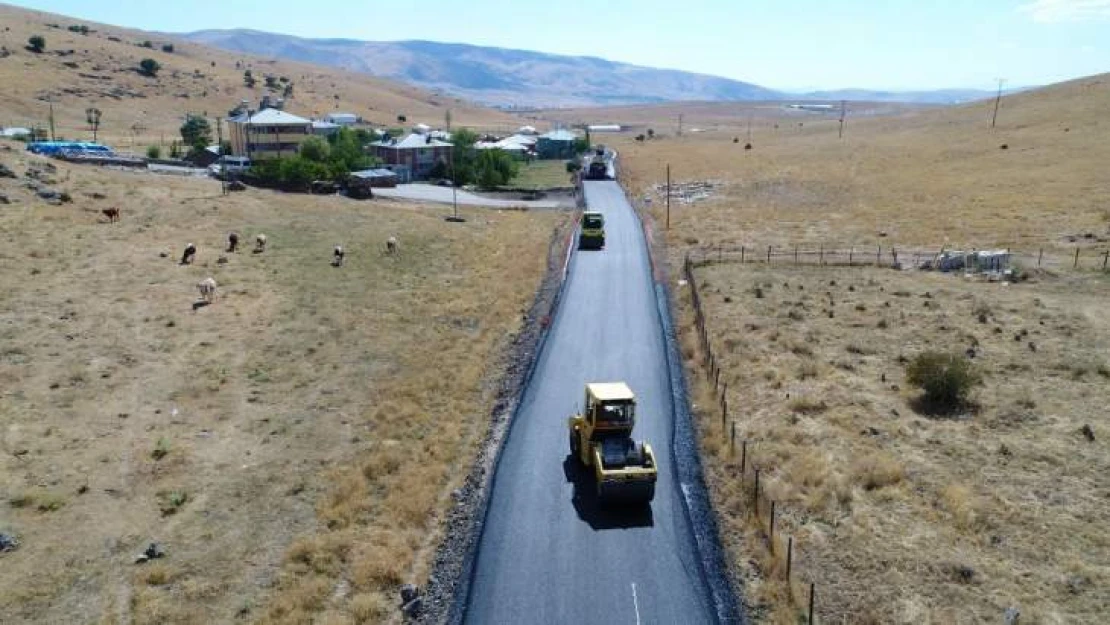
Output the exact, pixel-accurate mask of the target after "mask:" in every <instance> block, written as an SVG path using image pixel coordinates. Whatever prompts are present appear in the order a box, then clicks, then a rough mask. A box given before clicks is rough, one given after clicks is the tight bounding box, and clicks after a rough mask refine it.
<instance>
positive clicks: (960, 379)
mask: <svg viewBox="0 0 1110 625" xmlns="http://www.w3.org/2000/svg"><path fill="white" fill-rule="evenodd" d="M906 381H907V382H909V383H910V384H912V385H914V386H916V387H918V388H920V389H922V390H923V391H924V392H925V395H924V398H923V399H924V400H925V402H926V403H927V404H928V405H930V406H932V407H934V408H938V409H946V410H951V409H954V408H958V407H959V406H960V405H961V404H963V403H964V402H965V401H967V396H968V394H969V393H971V389H972V388H973V387H975V386H976V385H978V384H981V383H982V381H983V377H982V374H981V373H980V372H979V371H978V370H977V369H975V367H973V366H972V364H971V362H970V361H968V359H967V358H965V357H964V356H963V355H961V354H946V353H943V352H936V351H927V352H923V353H921V354H918V355H917V356H916V357H915V358H914V359H913V360H911V361H910V362H909V363H908V364H907V365H906Z"/></svg>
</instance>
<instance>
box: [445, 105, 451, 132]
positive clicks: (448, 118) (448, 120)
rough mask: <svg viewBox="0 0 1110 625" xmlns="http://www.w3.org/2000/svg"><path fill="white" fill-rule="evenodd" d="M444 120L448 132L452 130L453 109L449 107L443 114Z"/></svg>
mask: <svg viewBox="0 0 1110 625" xmlns="http://www.w3.org/2000/svg"><path fill="white" fill-rule="evenodd" d="M443 122H444V125H445V126H447V132H451V109H447V111H446V112H445V113H444V114H443Z"/></svg>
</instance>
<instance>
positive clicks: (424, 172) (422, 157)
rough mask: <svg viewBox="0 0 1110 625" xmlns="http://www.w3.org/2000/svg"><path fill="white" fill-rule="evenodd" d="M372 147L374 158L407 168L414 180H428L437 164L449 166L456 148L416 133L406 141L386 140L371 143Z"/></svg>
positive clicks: (387, 163)
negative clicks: (453, 150)
mask: <svg viewBox="0 0 1110 625" xmlns="http://www.w3.org/2000/svg"><path fill="white" fill-rule="evenodd" d="M370 146H371V148H372V149H373V150H374V156H377V157H378V158H380V159H381V160H382V162H383V163H385V164H386V165H387V166H390V165H392V166H401V167H402V168H406V169H407V170H408V171H409V172H411V175H412V178H413V179H414V180H421V179H426V178H428V176H429V175H431V172H432V169H433V168H435V166H436V163H443V164H445V165H446V164H448V163H449V162H450V161H451V149H452V148H453V147H454V146H453V145H452V144H450V143H448V142H446V141H441V140H440V139H436V138H435V137H432V136H431V135H427V134H419V133H415V132H414V133H412V134H410V135H409V136H407V137H405V138H404V139H385V140H382V141H376V142H374V143H371V144H370ZM390 169H394V167H390Z"/></svg>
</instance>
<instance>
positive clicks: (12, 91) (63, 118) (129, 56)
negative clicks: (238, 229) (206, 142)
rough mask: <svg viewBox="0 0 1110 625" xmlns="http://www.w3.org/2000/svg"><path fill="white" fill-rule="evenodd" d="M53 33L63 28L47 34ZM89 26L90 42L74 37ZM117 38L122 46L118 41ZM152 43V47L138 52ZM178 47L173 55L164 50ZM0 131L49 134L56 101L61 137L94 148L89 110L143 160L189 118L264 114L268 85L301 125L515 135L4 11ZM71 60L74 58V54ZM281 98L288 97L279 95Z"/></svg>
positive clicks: (230, 56) (443, 102)
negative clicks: (330, 121) (344, 123)
mask: <svg viewBox="0 0 1110 625" xmlns="http://www.w3.org/2000/svg"><path fill="white" fill-rule="evenodd" d="M50 24H54V25H57V26H58V27H51V26H48V25H50ZM80 25H86V26H88V27H89V28H90V29H92V32H90V33H89V34H88V35H82V34H80V33H75V32H70V31H69V30H68V28H69V27H70V26H80ZM32 35H41V36H42V37H44V38H45V39H46V50H45V51H44V52H43V53H41V54H35V53H33V52H30V51H28V50H26V49H25V46H26V45H27V39H28V38H29V37H31V36H32ZM113 39H115V40H117V41H114V40H113ZM145 41H150V42H151V44H152V46H153V48H152V49H147V48H144V47H140V45H137V44H141V43H142V42H145ZM165 43H172V44H173V46H174V51H173V52H172V53H166V52H163V51H162V49H161V47H162V45H163V44H165ZM0 45H2V46H3V49H4V50H6V51H7V54H6V55H5V56H3V58H0V82H2V83H3V85H4V90H3V93H0V124H3V125H5V126H23V125H26V126H30V125H31V124H35V123H37V124H39V125H42V126H44V127H45V126H46V125H47V119H48V116H49V104H48V103H49V102H53V103H54V116H55V120H56V122H55V125H56V128H57V133H58V134H59V135H61V136H65V137H66V138H70V139H78V138H80V139H88V140H91V139H92V132H91V130H90V129H89V128H88V124H87V123H86V121H85V109H86V108H89V107H97V108H100V109H101V110H102V111H103V116H102V118H101V126H100V133H99V138H100V139H101V140H102V141H106V142H107V143H109V144H110V145H113V146H114V147H116V148H117V149H124V150H126V149H133V150H134V151H136V152H141V151H143V150H145V149H146V147H147V146H149V145H154V144H158V143H159V142H161V143H162V144H163V145H164V146H168V145H169V142H170V141H171V140H173V139H180V136H179V134H178V129H179V128H180V126H181V122H182V118H183V117H184V116H185V114H186V113H192V114H204V115H206V116H207V117H208V118H209V119H210V120H212V121H214V120H215V117H216V116H222V117H226V116H227V111H228V110H229V109H231V108H233V107H234V106H235V105H237V104H238V103H239V101H240V100H242V99H249V100H251V101H252V102H253V103H254V104H255V105H256V106H257V103H258V100H259V99H260V98H261V97H262V95H263V94H265V93H266V92H267V90H266V88H265V81H264V76H265V75H266V74H272V75H274V76H276V77H279V78H280V77H286V78H288V79H289V80H291V81H292V82H293V85H294V88H293V97H292V99H290V100H288V101H287V103H286V107H285V110H287V111H289V112H290V113H294V114H297V115H301V116H302V117H314V116H322V115H324V114H326V113H329V112H332V111H343V112H348V113H356V114H358V115H361V116H362V117H363V118H364V119H366V120H368V121H371V122H374V123H378V124H385V125H388V126H396V125H398V123H397V116H398V115H405V116H406V117H407V119H408V121H407V123H406V124H400V125H402V126H404V125H411V124H415V123H421V122H423V123H427V124H429V125H432V126H437V125H442V123H443V121H444V114H445V112H446V111H447V109H450V110H451V116H452V120H453V122H454V123H455V124H458V125H465V126H473V127H476V128H516V127H517V125H519V124H518V123H517V120H516V119H515V118H513V117H510V116H509V115H506V114H503V113H499V112H497V111H495V110H492V109H486V108H481V107H477V106H474V105H471V104H469V103H467V102H464V101H461V100H458V99H456V98H452V97H448V96H435V95H432V94H430V93H428V92H426V91H423V90H421V89H416V88H414V87H409V86H406V85H403V84H400V83H395V82H391V81H387V80H381V79H377V78H373V77H370V76H366V75H364V74H355V73H351V72H345V71H342V70H338V69H333V68H326V67H321V66H317V65H308V64H302V63H293V62H289V61H283V60H275V59H265V58H260V57H255V56H250V55H241V54H235V53H232V52H227V51H223V50H218V49H215V48H209V47H206V46H201V45H197V44H193V43H189V42H185V41H181V40H175V39H173V38H172V37H166V36H161V35H157V34H154V33H144V32H143V31H138V30H130V29H125V28H119V27H115V26H109V25H104V24H96V23H92V22H86V21H82V20H75V19H72V18H68V17H64V16H60V15H54V14H50V13H40V12H36V11H28V10H25V9H20V8H16V7H12V6H7V5H3V6H0ZM69 51H72V53H69ZM144 58H153V59H154V60H156V61H158V63H160V64H161V65H162V69H161V71H160V72H159V73H158V76H157V77H156V78H148V77H145V76H142V75H140V74H139V73H137V72H136V71H135V68H137V67H138V64H139V61H141V60H142V59H144ZM246 69H250V70H251V72H252V74H253V75H254V77H255V79H256V80H257V84H256V86H255V87H254V88H253V89H252V88H248V87H247V86H246V85H245V84H244V81H243V72H244V70H246ZM277 95H281V94H280V93H277Z"/></svg>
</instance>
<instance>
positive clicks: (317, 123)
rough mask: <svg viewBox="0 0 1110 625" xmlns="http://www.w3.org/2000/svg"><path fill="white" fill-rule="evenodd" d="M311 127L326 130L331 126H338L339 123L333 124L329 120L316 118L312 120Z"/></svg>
mask: <svg viewBox="0 0 1110 625" xmlns="http://www.w3.org/2000/svg"><path fill="white" fill-rule="evenodd" d="M312 127H313V128H320V129H324V130H327V129H331V128H340V127H341V126H340V125H339V124H333V123H331V122H325V121H320V120H318V119H316V120H313V121H312Z"/></svg>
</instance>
